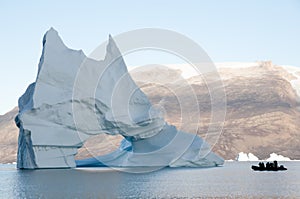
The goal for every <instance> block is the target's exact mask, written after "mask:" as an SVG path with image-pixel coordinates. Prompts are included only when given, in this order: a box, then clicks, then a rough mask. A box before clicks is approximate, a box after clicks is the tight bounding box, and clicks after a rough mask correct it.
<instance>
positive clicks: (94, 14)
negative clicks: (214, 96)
mask: <svg viewBox="0 0 300 199" xmlns="http://www.w3.org/2000/svg"><path fill="white" fill-rule="evenodd" d="M42 2H43V3H42ZM106 2H107V3H105V2H104V1H102V2H101V1H81V3H80V2H77V1H71V0H69V1H68V0H65V1H55V0H51V1H2V2H1V3H0V24H1V31H0V44H1V46H0V55H1V56H0V68H1V71H0V72H1V73H0V114H4V113H5V112H7V111H8V110H10V109H12V108H13V107H14V106H16V105H17V99H18V97H19V96H20V95H21V94H23V93H24V91H25V89H26V87H27V85H28V84H29V83H31V82H33V81H34V80H35V76H36V72H37V64H38V61H39V57H40V54H41V47H42V42H41V41H42V37H43V34H44V33H45V32H46V31H47V30H48V29H49V28H50V27H54V28H55V29H56V30H58V32H59V34H60V35H61V37H62V38H63V40H64V42H65V44H66V45H67V46H68V47H70V48H74V49H82V50H83V51H84V52H85V53H86V54H89V53H90V52H91V51H92V50H93V49H94V48H95V47H97V46H98V45H99V44H100V43H102V42H103V41H104V40H106V39H107V37H108V34H112V35H117V34H120V33H122V32H125V31H130V30H133V29H138V28H146V27H154V28H164V29H170V30H173V31H177V32H179V33H182V34H184V35H186V36H188V37H190V38H191V39H193V40H194V41H196V42H197V43H198V44H199V45H201V46H202V47H203V48H204V49H205V51H206V52H207V53H208V55H209V56H210V57H211V58H212V60H213V61H214V62H228V61H231V62H232V61H238V62H253V61H257V60H272V61H273V62H274V63H276V64H285V65H295V66H300V1H297V0H280V1H276V0H264V1H261V0H257V1H255V0H252V1H240V0H239V1H230V0H227V1H222V0H219V1H214V0H207V1H196V0H195V1H178V2H177V1H174V0H172V1H154V0H151V1H148V3H145V1H144V2H142V1H126V2H125V1H106ZM125 60H126V59H125Z"/></svg>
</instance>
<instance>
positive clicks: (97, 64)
mask: <svg viewBox="0 0 300 199" xmlns="http://www.w3.org/2000/svg"><path fill="white" fill-rule="evenodd" d="M15 121H16V124H17V126H18V127H19V129H20V133H19V143H18V159H17V167H18V168H26V169H34V168H72V167H76V162H75V159H74V157H75V155H76V153H77V149H78V148H80V147H82V145H83V143H84V141H85V140H86V139H88V138H89V137H91V136H94V135H97V134H101V133H106V134H110V135H116V134H120V135H122V136H124V140H123V141H122V143H121V145H120V147H119V149H118V150H116V151H115V152H113V153H111V154H107V155H105V156H100V157H95V158H91V159H87V160H81V161H77V166H100V165H107V166H118V167H131V166H173V167H177V166H193V167H199V166H217V165H222V164H223V162H224V160H223V159H222V158H220V157H219V156H217V155H216V154H214V153H213V152H211V150H210V147H209V145H208V144H207V143H205V142H204V141H203V140H202V139H201V138H200V137H198V136H195V135H194V134H189V133H185V132H182V131H178V130H177V129H176V127H174V126H171V125H168V124H167V123H166V122H165V121H164V119H163V117H162V116H161V114H160V112H159V111H157V110H155V109H154V108H153V107H152V106H151V103H150V102H149V100H148V98H147V97H146V95H145V94H144V93H143V92H142V91H141V90H140V89H139V88H138V87H137V85H136V84H135V82H134V81H133V80H132V79H131V77H130V75H129V74H128V71H127V67H126V65H125V62H124V60H123V58H122V56H121V53H120V51H119V49H118V48H117V46H116V44H115V43H114V41H113V39H112V38H111V37H110V38H109V43H108V45H107V52H106V56H105V59H104V60H100V61H97V60H93V59H90V58H87V57H86V56H85V55H84V53H83V52H82V51H81V50H79V51H76V50H71V49H69V48H67V47H66V46H65V45H64V43H63V42H62V40H61V38H60V37H59V36H58V33H57V31H55V30H54V29H53V28H51V29H50V30H49V31H48V32H47V33H46V34H45V36H44V38H43V52H42V56H41V58H40V63H39V66H38V74H37V78H36V81H35V82H34V83H32V84H31V85H29V86H28V88H27V90H26V92H25V93H24V94H23V95H22V96H21V97H20V99H19V114H18V115H17V117H16V119H15Z"/></svg>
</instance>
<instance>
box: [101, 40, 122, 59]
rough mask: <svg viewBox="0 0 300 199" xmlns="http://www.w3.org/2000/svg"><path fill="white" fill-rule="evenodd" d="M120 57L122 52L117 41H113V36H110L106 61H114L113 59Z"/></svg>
mask: <svg viewBox="0 0 300 199" xmlns="http://www.w3.org/2000/svg"><path fill="white" fill-rule="evenodd" d="M120 56H121V52H120V50H119V48H118V47H117V45H116V43H115V41H114V40H113V38H112V36H111V35H110V34H109V36H108V44H107V46H106V55H105V60H108V61H113V59H116V58H118V57H120Z"/></svg>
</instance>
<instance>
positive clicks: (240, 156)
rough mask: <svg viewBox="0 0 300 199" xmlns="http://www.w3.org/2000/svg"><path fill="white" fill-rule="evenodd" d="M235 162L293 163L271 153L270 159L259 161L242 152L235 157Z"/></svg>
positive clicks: (251, 155) (286, 158)
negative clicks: (275, 161)
mask: <svg viewBox="0 0 300 199" xmlns="http://www.w3.org/2000/svg"><path fill="white" fill-rule="evenodd" d="M235 160H236V161H274V160H277V161H293V160H291V159H290V158H288V157H284V156H282V155H278V154H276V153H271V154H270V157H269V158H268V159H266V160H259V158H258V157H256V156H255V155H253V154H252V153H248V154H247V153H244V152H240V153H239V154H238V155H237V157H236V159H235ZM229 161H232V160H229Z"/></svg>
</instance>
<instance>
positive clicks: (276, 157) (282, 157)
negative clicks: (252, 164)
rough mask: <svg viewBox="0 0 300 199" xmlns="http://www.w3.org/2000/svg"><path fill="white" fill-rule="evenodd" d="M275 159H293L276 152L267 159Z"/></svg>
mask: <svg viewBox="0 0 300 199" xmlns="http://www.w3.org/2000/svg"><path fill="white" fill-rule="evenodd" d="M275 160H277V161H291V159H290V158H288V157H284V156H282V155H278V154H276V153H271V154H270V157H269V158H268V159H267V160H266V161H275Z"/></svg>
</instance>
